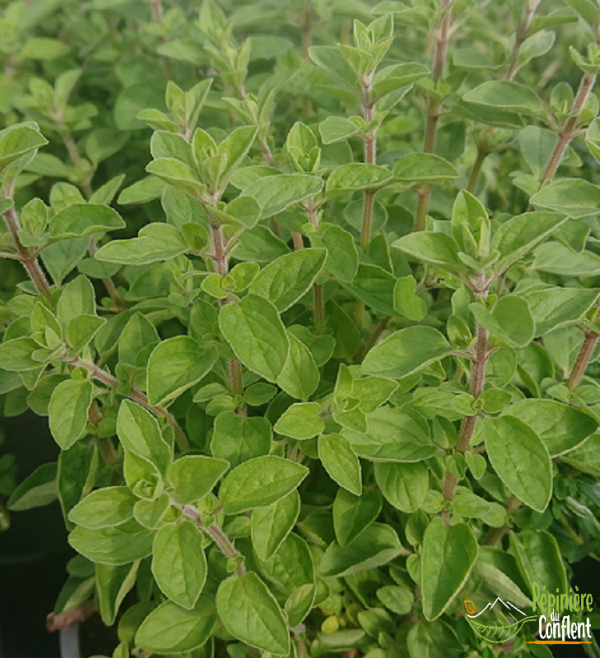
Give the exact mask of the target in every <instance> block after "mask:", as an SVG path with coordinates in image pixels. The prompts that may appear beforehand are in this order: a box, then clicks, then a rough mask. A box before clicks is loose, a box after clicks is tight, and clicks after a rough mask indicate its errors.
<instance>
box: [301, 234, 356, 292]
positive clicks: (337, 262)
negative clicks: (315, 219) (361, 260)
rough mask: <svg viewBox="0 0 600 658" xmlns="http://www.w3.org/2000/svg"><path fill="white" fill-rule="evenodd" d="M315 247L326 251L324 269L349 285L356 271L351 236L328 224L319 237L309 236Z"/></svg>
mask: <svg viewBox="0 0 600 658" xmlns="http://www.w3.org/2000/svg"><path fill="white" fill-rule="evenodd" d="M310 239H311V242H312V244H313V245H314V246H316V247H325V249H327V260H326V261H325V269H326V270H327V271H328V272H330V273H331V274H333V276H335V277H336V278H338V279H339V280H340V281H344V282H346V283H350V282H351V281H353V280H354V277H355V276H356V273H357V271H358V251H357V249H356V245H355V244H354V238H353V237H352V234H351V233H349V232H348V231H346V230H345V229H343V228H341V226H336V225H335V224H328V225H326V226H325V227H324V228H323V232H322V233H320V234H319V235H317V234H313V235H311V236H310Z"/></svg>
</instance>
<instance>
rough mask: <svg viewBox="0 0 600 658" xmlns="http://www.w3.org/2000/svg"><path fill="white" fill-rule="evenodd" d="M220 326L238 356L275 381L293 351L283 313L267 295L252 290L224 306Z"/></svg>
mask: <svg viewBox="0 0 600 658" xmlns="http://www.w3.org/2000/svg"><path fill="white" fill-rule="evenodd" d="M219 326H220V328H221V331H222V332H223V335H224V336H225V339H226V340H227V342H228V343H229V344H230V345H231V347H232V349H233V351H234V352H235V354H236V356H237V357H238V358H239V359H240V361H241V362H242V363H243V364H244V365H245V366H246V367H247V368H249V369H250V370H252V371H253V372H255V373H257V374H258V375H261V377H264V378H265V379H267V380H269V381H271V382H275V381H277V378H278V377H279V374H280V373H281V371H282V369H283V366H284V365H285V362H286V360H287V356H288V352H289V340H288V337H287V333H286V330H285V327H284V326H283V323H282V322H281V318H280V317H279V313H278V312H277V309H276V308H275V306H274V305H273V304H272V303H271V302H269V301H268V300H267V299H264V298H263V297H260V296H258V295H254V294H250V295H247V296H246V297H244V299H242V301H241V302H238V303H234V304H227V306H224V307H223V308H222V309H221V313H220V315H219Z"/></svg>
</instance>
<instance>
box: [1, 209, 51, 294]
mask: <svg viewBox="0 0 600 658" xmlns="http://www.w3.org/2000/svg"><path fill="white" fill-rule="evenodd" d="M2 217H4V221H5V222H6V226H7V228H8V230H9V233H10V234H11V236H12V239H13V242H14V244H15V248H16V250H17V256H18V259H19V261H21V263H22V264H23V267H24V268H25V270H26V272H27V274H28V275H29V278H30V279H31V281H32V283H33V285H34V286H35V287H36V289H37V291H38V292H39V293H40V295H42V296H43V297H45V298H46V299H50V297H51V296H52V292H51V290H50V284H49V283H48V279H47V278H46V275H45V274H44V270H43V269H42V267H41V265H40V263H39V261H38V259H37V256H35V254H34V253H33V252H32V251H31V250H30V249H28V248H27V247H25V246H23V243H22V242H21V239H20V238H19V231H20V230H21V224H20V222H19V218H18V216H17V213H16V211H15V209H14V208H9V209H8V210H5V211H4V212H3V213H2Z"/></svg>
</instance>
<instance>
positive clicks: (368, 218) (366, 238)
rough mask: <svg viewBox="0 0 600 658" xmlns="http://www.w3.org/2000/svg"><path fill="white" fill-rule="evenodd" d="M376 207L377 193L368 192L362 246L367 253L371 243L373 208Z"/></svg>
mask: <svg viewBox="0 0 600 658" xmlns="http://www.w3.org/2000/svg"><path fill="white" fill-rule="evenodd" d="M374 206H375V191H374V190H366V191H365V198H364V206H363V223H362V233H361V238H360V244H361V247H362V249H363V251H364V252H365V253H366V252H367V251H368V250H369V244H370V242H371V224H372V222H373V208H374Z"/></svg>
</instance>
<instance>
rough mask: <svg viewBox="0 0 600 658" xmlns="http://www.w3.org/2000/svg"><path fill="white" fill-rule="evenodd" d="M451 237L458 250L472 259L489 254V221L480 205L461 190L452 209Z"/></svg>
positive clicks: (475, 198)
mask: <svg viewBox="0 0 600 658" xmlns="http://www.w3.org/2000/svg"><path fill="white" fill-rule="evenodd" d="M451 225H452V237H453V238H454V241H455V242H456V244H457V245H458V247H459V249H460V250H461V251H463V252H464V253H466V254H468V255H469V256H472V257H473V258H485V257H486V256H487V255H488V252H489V241H490V220H489V218H488V214H487V212H486V210H485V208H484V207H483V205H482V203H481V202H480V201H479V199H477V197H474V196H473V195H472V194H470V193H469V192H466V191H465V190H463V191H462V192H460V193H459V195H458V196H457V197H456V201H455V202H454V206H453V208H452V224H451Z"/></svg>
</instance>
